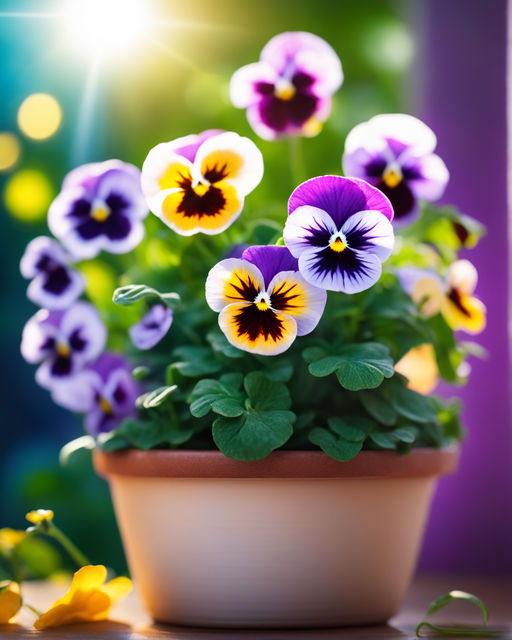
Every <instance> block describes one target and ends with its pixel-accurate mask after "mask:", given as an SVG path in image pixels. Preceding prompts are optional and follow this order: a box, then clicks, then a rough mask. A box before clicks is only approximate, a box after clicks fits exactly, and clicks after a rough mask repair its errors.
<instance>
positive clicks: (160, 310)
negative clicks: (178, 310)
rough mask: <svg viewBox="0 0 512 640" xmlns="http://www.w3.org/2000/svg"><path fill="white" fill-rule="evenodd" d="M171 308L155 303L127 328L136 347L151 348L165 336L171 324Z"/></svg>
mask: <svg viewBox="0 0 512 640" xmlns="http://www.w3.org/2000/svg"><path fill="white" fill-rule="evenodd" d="M172 315H173V314H172V309H169V308H168V307H166V306H165V305H164V304H155V305H153V306H152V307H151V309H150V310H149V311H148V312H147V313H146V314H145V315H144V317H143V318H142V320H141V321H140V322H137V324H134V325H133V326H131V327H130V329H129V334H130V338H131V339H132V342H133V344H134V345H135V346H136V347H137V349H142V350H143V351H145V350H147V349H151V348H152V347H154V346H155V345H156V344H158V343H159V342H160V340H161V339H162V338H163V337H164V336H165V334H166V333H167V332H168V331H169V328H170V326H171V324H172Z"/></svg>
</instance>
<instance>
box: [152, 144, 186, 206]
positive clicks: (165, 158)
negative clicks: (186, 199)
mask: <svg viewBox="0 0 512 640" xmlns="http://www.w3.org/2000/svg"><path fill="white" fill-rule="evenodd" d="M188 137H189V136H187V138H188ZM182 140H183V139H182ZM193 174H194V167H193V164H192V162H190V161H189V160H187V159H186V158H185V157H183V156H181V155H178V154H177V153H176V150H175V145H174V142H162V143H160V144H157V145H156V147H153V148H152V149H151V151H150V152H149V153H148V155H147V156H146V159H145V160H144V164H143V165H142V174H141V186H142V191H143V193H144V195H145V196H146V198H147V199H148V204H149V206H150V208H151V210H152V211H153V213H156V214H157V215H158V212H157V211H155V210H154V209H153V207H152V205H151V197H152V196H154V195H156V194H158V193H159V192H161V191H164V190H167V189H180V188H181V186H182V183H183V181H184V180H185V181H191V180H192V179H193Z"/></svg>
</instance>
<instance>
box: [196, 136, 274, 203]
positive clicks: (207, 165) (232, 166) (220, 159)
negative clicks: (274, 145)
mask: <svg viewBox="0 0 512 640" xmlns="http://www.w3.org/2000/svg"><path fill="white" fill-rule="evenodd" d="M195 165H196V167H198V168H199V169H200V171H201V174H202V175H203V176H204V177H205V178H206V179H207V180H208V181H209V182H210V183H212V184H215V183H217V182H220V181H221V180H226V181H229V183H230V184H231V185H232V186H234V187H235V189H236V190H237V191H238V192H239V193H240V194H241V195H243V196H246V195H247V194H248V193H250V192H251V191H252V190H253V189H255V188H256V187H257V186H258V184H259V183H260V182H261V179H262V177H263V156H262V155H261V151H260V150H259V149H258V147H257V146H256V145H255V144H254V142H253V141H252V140H250V139H249V138H244V137H242V136H239V135H238V134H237V133H234V132H232V131H227V132H226V133H221V134H220V135H218V136H215V137H214V138H210V139H209V140H207V141H206V142H204V143H203V144H202V145H201V147H200V148H199V150H198V152H197V156H196V159H195Z"/></svg>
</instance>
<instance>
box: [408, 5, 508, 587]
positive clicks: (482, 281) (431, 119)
mask: <svg viewBox="0 0 512 640" xmlns="http://www.w3.org/2000/svg"><path fill="white" fill-rule="evenodd" d="M420 8H421V9H422V15H421V17H420V16H418V34H419V37H420V39H421V41H420V55H419V57H418V63H417V64H418V68H417V69H416V73H417V78H416V81H417V84H418V88H419V89H418V90H419V96H418V103H417V104H418V105H420V106H419V113H418V115H419V116H420V117H422V118H423V119H424V120H425V121H426V122H427V123H428V124H429V125H430V126H431V127H432V128H433V129H434V131H435V132H436V133H437V136H438V140H439V146H438V150H439V154H440V155H441V156H442V158H443V159H444V160H445V161H446V164H447V165H448V167H449V169H450V173H451V179H450V184H449V187H448V190H447V192H446V195H445V197H444V201H445V202H450V203H454V204H456V205H457V206H458V207H460V209H461V210H462V211H464V212H466V213H468V214H470V215H471V216H474V217H475V218H478V219H479V220H481V221H482V222H483V223H484V224H485V225H486V226H487V229H488V235H487V236H486V237H485V238H484V239H483V240H482V241H481V243H480V244H479V245H478V247H477V248H476V249H475V250H473V251H471V252H470V254H469V253H468V257H469V258H470V259H471V260H472V261H473V262H474V263H475V265H476V266H477V268H478V271H479V284H478V288H477V293H478V294H479V295H480V296H481V297H482V298H483V300H484V302H485V303H486V305H487V308H488V325H487V329H486V330H485V332H484V333H483V334H482V335H481V336H478V341H479V342H480V343H481V344H482V345H483V346H484V347H485V348H486V349H487V350H488V351H489V352H490V358H489V359H488V360H487V361H485V362H482V361H478V360H475V359H474V360H473V362H472V364H473V372H472V375H471V378H470V382H469V384H468V386H467V387H466V388H465V389H464V390H462V391H461V392H460V395H461V397H462V399H463V402H464V407H465V408H464V414H463V422H464V424H465V426H466V428H467V432H468V433H467V439H466V441H465V443H464V445H463V448H462V460H461V464H460V468H459V470H458V471H457V473H456V474H455V475H454V476H451V477H448V478H445V479H443V480H442V481H441V482H440V485H439V487H438V491H437V494H436V496H435V499H434V503H433V508H432V514H431V519H430V523H429V527H428V530H427V534H426V538H425V545H424V549H423V553H422V557H421V561H420V568H421V569H425V570H432V571H436V570H437V571H443V572H448V571H472V572H486V573H509V574H510V573H511V570H512V456H511V453H512V431H511V424H510V415H511V414H510V411H509V408H510V405H509V397H510V393H509V390H510V385H509V380H510V378H509V374H510V370H509V356H508V331H507V316H508V279H507V255H508V246H507V244H508V233H507V189H506V176H507V163H506V159H507V149H506V139H507V136H506V85H505V78H506V25H507V20H506V0H463V1H461V0H436V1H434V0H426V1H425V2H422V3H421V7H420ZM455 391H456V392H457V390H455Z"/></svg>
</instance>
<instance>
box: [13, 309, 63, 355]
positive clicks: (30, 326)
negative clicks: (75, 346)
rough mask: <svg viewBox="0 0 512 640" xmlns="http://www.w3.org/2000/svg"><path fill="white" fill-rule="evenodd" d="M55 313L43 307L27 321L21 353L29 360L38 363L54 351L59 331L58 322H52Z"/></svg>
mask: <svg viewBox="0 0 512 640" xmlns="http://www.w3.org/2000/svg"><path fill="white" fill-rule="evenodd" d="M57 313H58V312H57ZM54 314H55V312H54V313H49V312H48V311H47V310H46V309H41V310H40V311H38V312H37V313H36V314H35V315H33V316H32V317H31V318H30V319H29V320H28V321H27V323H26V325H25V327H24V329H23V334H22V338H21V355H22V356H23V358H24V359H25V360H26V361H27V362H30V363H31V364H37V363H39V362H42V361H43V360H44V359H45V358H46V357H47V356H48V355H49V354H51V353H52V351H53V344H52V341H53V339H54V338H55V336H56V335H57V333H58V324H57V323H55V325H54V324H53V323H52V322H51V318H52V316H53V315H54Z"/></svg>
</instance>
